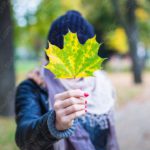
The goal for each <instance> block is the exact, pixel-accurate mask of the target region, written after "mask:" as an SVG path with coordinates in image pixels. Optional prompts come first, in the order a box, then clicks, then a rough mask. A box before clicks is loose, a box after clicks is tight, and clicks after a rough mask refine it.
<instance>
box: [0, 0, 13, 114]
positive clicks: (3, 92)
mask: <svg viewBox="0 0 150 150" xmlns="http://www.w3.org/2000/svg"><path fill="white" fill-rule="evenodd" d="M10 7H11V5H10V1H9V0H1V1H0V23H1V24H0V115H3V116H10V115H12V114H13V112H14V109H13V106H14V89H15V88H14V87H15V74H14V57H13V56H14V53H13V52H14V51H13V41H12V40H13V39H12V20H11V15H10V14H11V8H10Z"/></svg>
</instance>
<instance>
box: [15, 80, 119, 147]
mask: <svg viewBox="0 0 150 150" xmlns="http://www.w3.org/2000/svg"><path fill="white" fill-rule="evenodd" d="M15 112H16V123H17V128H16V138H15V139H16V143H17V145H18V147H19V148H20V149H21V150H58V148H57V144H56V143H58V142H60V143H61V145H62V148H61V150H76V149H77V150H78V149H83V150H84V149H85V150H94V149H95V148H94V147H93V145H92V143H91V138H90V135H88V134H87V133H84V130H83V131H82V130H81V129H82V128H87V130H88V129H89V128H88V127H87V126H86V127H85V124H84V122H83V121H81V120H80V121H78V123H74V125H73V126H72V127H71V128H69V129H67V130H65V131H61V132H60V131H57V129H56V128H55V123H54V122H55V111H54V110H49V105H48V93H47V91H46V90H44V89H43V88H41V87H40V86H38V85H37V84H36V83H35V82H34V81H33V80H31V79H28V80H25V81H23V82H22V83H21V84H20V85H19V86H18V88H17V91H16V101H15ZM75 124H76V125H75ZM79 127H80V130H79V131H78V129H79ZM75 130H77V131H75ZM74 131H75V132H76V134H73V133H74ZM80 131H82V133H81V132H80ZM108 131H109V135H108V139H107V147H106V149H107V150H118V149H119V148H118V144H117V140H116V134H115V128H114V126H113V125H111V124H110V123H109V130H108ZM81 134H84V135H85V137H84V138H85V139H86V142H87V143H83V142H82V140H78V141H77V139H80V136H81ZM70 136H71V138H72V141H73V143H74V145H76V146H73V144H72V143H71V142H70V141H69V140H68V137H70ZM87 144H88V145H89V147H87ZM80 145H82V146H83V147H82V148H81V146H80Z"/></svg>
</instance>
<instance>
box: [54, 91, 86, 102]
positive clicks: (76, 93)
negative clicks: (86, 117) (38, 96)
mask: <svg viewBox="0 0 150 150" xmlns="http://www.w3.org/2000/svg"><path fill="white" fill-rule="evenodd" d="M70 97H84V92H83V91H81V90H80V89H76V90H69V91H66V92H63V93H60V94H56V96H55V99H61V100H64V99H67V98H70Z"/></svg>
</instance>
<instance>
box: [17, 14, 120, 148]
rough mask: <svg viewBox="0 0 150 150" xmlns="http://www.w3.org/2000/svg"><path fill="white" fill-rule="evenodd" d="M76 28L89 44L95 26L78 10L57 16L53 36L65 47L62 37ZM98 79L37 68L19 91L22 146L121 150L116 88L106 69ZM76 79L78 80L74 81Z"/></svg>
mask: <svg viewBox="0 0 150 150" xmlns="http://www.w3.org/2000/svg"><path fill="white" fill-rule="evenodd" d="M68 29H69V30H70V31H71V32H76V33H77V35H78V39H79V42H80V43H81V44H84V43H85V42H86V40H87V39H89V38H92V37H93V36H94V30H93V27H92V26H91V24H89V23H88V22H87V21H86V20H85V19H84V18H83V17H82V16H81V14H80V13H79V12H77V11H68V12H67V13H66V14H65V15H63V16H61V17H59V18H58V19H57V20H55V21H54V22H53V24H52V26H51V29H50V31H49V34H48V40H49V41H50V42H51V43H52V44H54V45H56V46H58V47H60V48H63V35H65V34H67V32H68ZM94 74H95V77H88V78H80V79H77V80H76V81H75V82H74V80H72V79H55V78H54V75H53V74H52V73H51V72H50V71H48V70H45V69H43V70H42V71H40V72H39V71H33V72H32V73H31V74H29V78H28V79H27V80H25V81H23V82H22V83H21V84H20V85H19V86H18V88H17V92H16V103H15V108H16V122H17V129H16V143H17V145H18V147H19V148H20V149H21V150H118V144H117V140H116V136H115V127H114V123H113V115H112V111H113V110H112V109H113V105H114V92H113V88H112V86H111V84H110V82H109V80H108V79H107V77H106V76H105V74H104V72H102V71H100V70H98V71H96V72H94ZM74 83H75V84H74Z"/></svg>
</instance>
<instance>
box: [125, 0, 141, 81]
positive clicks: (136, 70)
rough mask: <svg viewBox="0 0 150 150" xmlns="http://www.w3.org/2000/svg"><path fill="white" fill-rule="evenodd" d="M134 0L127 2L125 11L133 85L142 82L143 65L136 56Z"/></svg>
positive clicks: (136, 32) (136, 33) (136, 37)
mask: <svg viewBox="0 0 150 150" xmlns="http://www.w3.org/2000/svg"><path fill="white" fill-rule="evenodd" d="M136 5H137V4H136V0H127V3H126V9H127V16H126V17H127V25H128V26H127V29H126V33H127V37H128V43H129V49H130V56H131V59H132V71H133V76H134V81H135V83H141V82H142V70H143V65H142V63H141V62H142V61H141V59H142V58H141V57H140V56H139V55H138V29H137V24H136V16H135V9H136Z"/></svg>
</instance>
